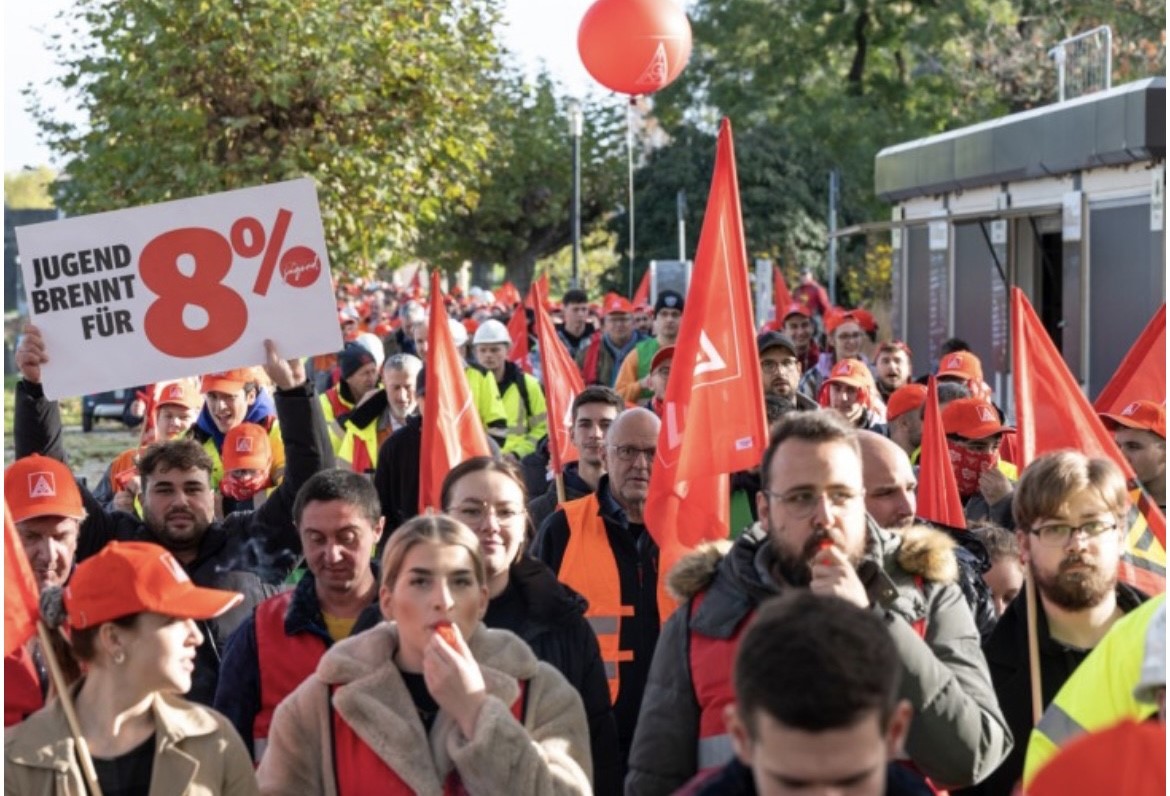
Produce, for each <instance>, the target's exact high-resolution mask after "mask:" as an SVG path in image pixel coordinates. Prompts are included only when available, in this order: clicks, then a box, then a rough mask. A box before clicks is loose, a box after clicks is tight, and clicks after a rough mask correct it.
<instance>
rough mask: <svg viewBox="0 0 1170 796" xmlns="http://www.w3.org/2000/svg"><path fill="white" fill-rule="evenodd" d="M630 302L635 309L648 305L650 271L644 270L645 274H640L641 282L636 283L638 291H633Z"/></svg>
mask: <svg viewBox="0 0 1170 796" xmlns="http://www.w3.org/2000/svg"><path fill="white" fill-rule="evenodd" d="M631 302H632V303H633V305H634V306H635V307H637V306H638V305H640V304H649V303H650V269H649V268H647V269H646V273H644V274H642V281H641V282H639V283H638V289H637V290H635V291H634V297H633V298H632V299H631Z"/></svg>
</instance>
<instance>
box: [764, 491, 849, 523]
mask: <svg viewBox="0 0 1170 796" xmlns="http://www.w3.org/2000/svg"><path fill="white" fill-rule="evenodd" d="M762 491H763V492H764V494H765V495H767V496H768V497H770V498H772V499H773V500H776V501H779V503H780V505H781V506H783V507H784V510H785V511H787V512H788V513H789V514H790V515H792V516H793V517H794V518H795V519H798V520H800V519H805V518H806V517H811V516H812V515H813V514H814V513H815V512H816V510H817V506H819V505H820V504H821V501H823V500H824V499H825V498H828V499H829V508H830V511H840V510H842V509H845V508H847V507H848V506H849V505H850V504H852V503H853V502H854V501H856V500H858V499H859V498H863V497H865V490H864V489H848V488H845V487H832V488H829V489H825V490H819V489H804V488H799V489H790V490H788V491H787V492H784V493H777V492H772V491H770V490H767V489H765V490H762Z"/></svg>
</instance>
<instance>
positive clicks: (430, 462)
mask: <svg viewBox="0 0 1170 796" xmlns="http://www.w3.org/2000/svg"><path fill="white" fill-rule="evenodd" d="M431 306H432V307H433V308H434V311H433V312H432V315H431V322H430V324H429V325H428V327H429V328H428V329H427V363H426V374H427V376H426V395H425V396H424V397H423V420H422V447H421V450H422V451H424V453H423V455H422V457H421V459H420V461H419V477H418V510H419V513H420V514H423V513H425V512H426V511H427V509H433V510H434V511H442V510H443V507H442V505H441V502H440V500H439V491H440V487H441V486H442V485H443V479H444V478H445V477H446V476H447V473H448V472H449V471H450V470H451V468H452V467H454V466H455V465H457V464H459V462H461V461H463V460H465V459H470V458H471V457H472V456H490V455H491V449H490V448H489V447H488V443H487V434H486V433H485V432H484V430H483V423H482V422H481V421H480V419H479V411H478V410H477V409H476V408H475V403H474V402H473V401H472V400H471V389H470V388H469V387H468V386H467V375H466V374H465V373H464V372H463V360H462V359H460V357H459V354H458V352H457V351H456V350H455V340H454V339H453V338H452V337H451V328H450V326H448V325H447V323H446V316H445V314H444V313H443V312H442V307H443V293H442V289H441V288H440V287H439V272H438V271H435V272H433V273H432V274H431Z"/></svg>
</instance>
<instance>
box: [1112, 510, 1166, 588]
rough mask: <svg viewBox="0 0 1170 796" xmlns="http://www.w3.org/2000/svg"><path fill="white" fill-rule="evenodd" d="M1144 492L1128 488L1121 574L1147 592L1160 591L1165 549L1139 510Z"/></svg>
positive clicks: (1164, 575)
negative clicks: (1127, 508)
mask: <svg viewBox="0 0 1170 796" xmlns="http://www.w3.org/2000/svg"><path fill="white" fill-rule="evenodd" d="M1141 496H1142V491H1141V489H1133V490H1130V492H1129V501H1130V510H1129V514H1128V515H1127V516H1126V531H1125V537H1124V538H1123V539H1122V545H1121V561H1120V562H1119V565H1118V567H1119V568H1118V575H1119V576H1120V578H1121V579H1122V580H1124V581H1125V582H1126V583H1128V584H1130V585H1131V586H1134V587H1135V588H1137V589H1139V590H1141V591H1143V592H1145V593H1146V594H1159V593H1161V592H1163V591H1165V589H1166V550H1165V549H1164V548H1163V547H1162V545H1161V544H1160V543H1159V542H1158V538H1157V537H1156V536H1154V532H1153V531H1151V530H1150V528H1149V526H1148V525H1147V524H1146V518H1145V517H1144V516H1143V515H1142V513H1141V511H1139V510H1138V501H1139V500H1140V499H1141Z"/></svg>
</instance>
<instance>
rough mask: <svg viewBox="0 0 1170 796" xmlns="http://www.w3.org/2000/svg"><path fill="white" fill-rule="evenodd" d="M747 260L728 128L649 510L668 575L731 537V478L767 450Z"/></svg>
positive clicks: (722, 136) (726, 124)
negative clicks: (707, 545) (690, 553)
mask: <svg viewBox="0 0 1170 796" xmlns="http://www.w3.org/2000/svg"><path fill="white" fill-rule="evenodd" d="M746 251H747V247H746V245H745V242H744V235H743V216H742V214H741V212H740V204H739V189H738V184H737V182H736V174H735V146H734V143H733V142H732V136H731V122H730V121H729V120H727V119H724V120H723V124H722V127H721V128H720V130H719V141H718V144H717V149H716V154H715V171H714V176H713V177H712V179H711V191H710V194H709V195H708V197H707V211H706V215H705V217H704V218H703V230H702V233H701V234H700V236H699V247H698V250H697V251H696V253H695V266H694V274H693V279H692V280H691V290H690V294H689V295H688V296H687V306H686V310H685V311H684V312H683V317H682V325H681V327H680V329H679V335H678V342H677V344H676V345H675V353H674V363H675V365H674V368H673V369H672V370H671V373H670V380H669V382H668V383H667V386H666V396H665V399H664V406H663V412H662V418H663V422H662V428H661V430H660V431H659V434H658V455H657V456H656V458H655V462H654V469H653V471H652V472H651V475H650V489H649V494H648V495H647V499H646V507H645V510H644V515H645V517H646V527H647V528H648V529H649V530H650V533H651V534H652V535H653V536H654V540H655V541H656V542H657V543H658V546H659V550H660V556H661V563H660V566H661V567H662V568H663V570H664V571H665V570H667V569H669V568H670V567H671V566H672V565H673V563H674V562H675V561H676V560H677V559H678V558H679V557H681V556H682V555H683V554H685V553H686V552H687V550H688V549H689V548H693V547H694V546H695V545H697V544H698V543H700V542H702V541H705V540H711V539H726V538H727V537H728V536H729V530H730V529H729V527H728V526H729V525H730V521H729V519H730V513H729V498H730V488H729V475H730V474H731V473H734V472H738V471H740V470H749V469H751V468H753V467H757V466H758V465H759V463H760V460H761V459H762V458H763V454H764V448H765V447H766V446H767V444H768V426H767V422H766V420H765V415H764V388H763V379H762V376H761V374H760V362H759V359H758V358H757V356H756V337H755V330H754V328H753V316H752V305H751V288H750V287H749V284H748V268H747V256H746ZM682 363H694V365H693V367H687V366H684V364H682Z"/></svg>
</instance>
